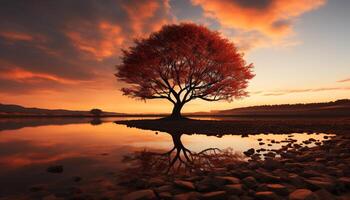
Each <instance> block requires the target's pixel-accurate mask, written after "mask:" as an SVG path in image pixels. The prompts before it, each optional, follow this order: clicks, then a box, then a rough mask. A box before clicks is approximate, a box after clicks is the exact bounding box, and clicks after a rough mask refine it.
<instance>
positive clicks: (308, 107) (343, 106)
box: [201, 99, 350, 116]
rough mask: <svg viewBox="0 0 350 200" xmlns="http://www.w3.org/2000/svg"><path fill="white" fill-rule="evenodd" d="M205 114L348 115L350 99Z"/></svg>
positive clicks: (235, 109)
mask: <svg viewBox="0 0 350 200" xmlns="http://www.w3.org/2000/svg"><path fill="white" fill-rule="evenodd" d="M201 114H203V113H201ZM207 114H208V115H232V116H235V115H238V116H293V115H294V116H350V99H341V100H337V101H331V102H325V103H306V104H281V105H262V106H251V107H244V108H234V109H230V110H216V111H211V112H210V113H207Z"/></svg>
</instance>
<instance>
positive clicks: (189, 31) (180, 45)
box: [115, 23, 254, 118]
mask: <svg viewBox="0 0 350 200" xmlns="http://www.w3.org/2000/svg"><path fill="white" fill-rule="evenodd" d="M252 68H253V65H252V64H246V62H245V61H244V60H243V58H242V54H240V53H238V52H237V49H236V47H235V46H234V44H233V43H231V42H230V41H229V40H227V39H225V38H223V37H221V35H220V34H219V33H218V32H215V31H211V30H209V29H208V28H206V27H204V26H200V25H196V24H192V23H182V24H179V25H166V26H163V27H162V29H161V30H160V31H158V32H155V33H152V34H151V35H150V36H149V37H148V38H146V39H139V40H135V45H134V46H132V47H130V48H129V49H127V50H123V55H122V62H121V64H120V65H118V66H117V69H118V72H117V73H116V74H115V75H116V77H117V78H118V79H119V80H121V81H124V82H126V83H128V84H130V86H129V87H125V88H122V92H123V93H124V95H128V96H131V97H133V98H140V99H142V100H146V99H167V100H169V101H170V102H171V103H173V105H174V107H173V111H172V114H171V117H172V118H181V109H182V108H183V106H184V104H186V103H187V102H189V101H191V100H194V99H202V100H206V101H219V100H227V101H232V100H233V99H234V98H240V97H243V96H246V95H247V92H246V91H245V89H246V88H247V86H248V80H249V79H252V78H253V77H254V75H253V73H252Z"/></svg>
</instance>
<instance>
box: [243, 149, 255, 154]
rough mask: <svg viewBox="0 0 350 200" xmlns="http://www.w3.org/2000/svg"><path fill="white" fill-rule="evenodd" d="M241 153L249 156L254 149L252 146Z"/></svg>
mask: <svg viewBox="0 0 350 200" xmlns="http://www.w3.org/2000/svg"><path fill="white" fill-rule="evenodd" d="M243 153H244V155H246V156H251V155H253V154H254V153H255V150H254V149H253V148H251V149H248V150H247V151H244V152H243Z"/></svg>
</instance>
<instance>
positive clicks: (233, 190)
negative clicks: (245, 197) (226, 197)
mask: <svg viewBox="0 0 350 200" xmlns="http://www.w3.org/2000/svg"><path fill="white" fill-rule="evenodd" d="M225 190H226V191H227V192H228V193H229V194H235V195H241V194H243V192H244V190H243V185H242V184H230V185H225Z"/></svg>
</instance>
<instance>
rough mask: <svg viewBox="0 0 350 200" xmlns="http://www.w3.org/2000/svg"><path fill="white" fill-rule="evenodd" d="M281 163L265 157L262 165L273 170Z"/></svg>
mask: <svg viewBox="0 0 350 200" xmlns="http://www.w3.org/2000/svg"><path fill="white" fill-rule="evenodd" d="M281 166H282V164H281V163H280V162H278V161H277V160H275V159H271V158H266V159H265V161H264V164H263V167H264V168H265V169H268V170H274V169H277V168H280V167H281Z"/></svg>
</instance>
